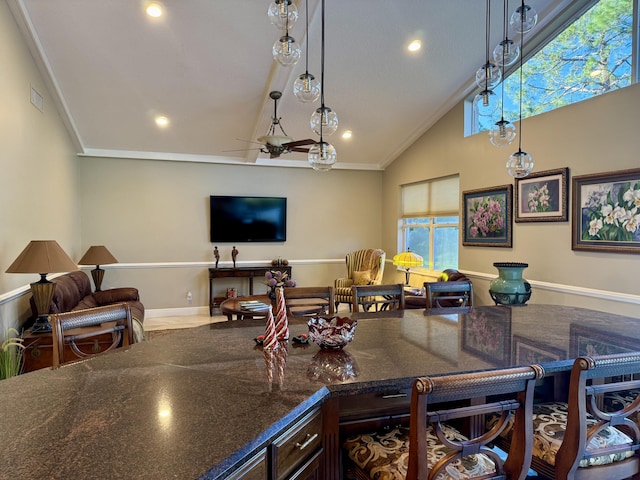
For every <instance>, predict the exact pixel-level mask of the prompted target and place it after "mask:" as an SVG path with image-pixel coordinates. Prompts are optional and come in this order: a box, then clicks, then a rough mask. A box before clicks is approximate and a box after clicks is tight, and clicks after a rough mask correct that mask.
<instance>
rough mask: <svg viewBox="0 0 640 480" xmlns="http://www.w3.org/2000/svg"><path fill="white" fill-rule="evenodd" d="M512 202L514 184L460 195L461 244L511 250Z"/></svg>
mask: <svg viewBox="0 0 640 480" xmlns="http://www.w3.org/2000/svg"><path fill="white" fill-rule="evenodd" d="M512 202H513V185H501V186H498V187H492V188H483V189H480V190H468V191H466V192H462V206H463V208H464V232H463V237H462V245H466V246H478V247H509V248H511V246H512V243H511V238H512V232H511V230H512V225H513V221H512V220H513V214H512Z"/></svg>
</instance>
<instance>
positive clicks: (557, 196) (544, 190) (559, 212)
mask: <svg viewBox="0 0 640 480" xmlns="http://www.w3.org/2000/svg"><path fill="white" fill-rule="evenodd" d="M568 187H569V169H568V168H566V167H565V168H558V169H556V170H546V171H544V172H536V173H530V174H529V175H527V176H526V177H525V178H516V191H515V198H514V199H515V211H516V215H515V220H516V222H566V221H568V220H569V210H568V208H567V206H568V202H569V188H568Z"/></svg>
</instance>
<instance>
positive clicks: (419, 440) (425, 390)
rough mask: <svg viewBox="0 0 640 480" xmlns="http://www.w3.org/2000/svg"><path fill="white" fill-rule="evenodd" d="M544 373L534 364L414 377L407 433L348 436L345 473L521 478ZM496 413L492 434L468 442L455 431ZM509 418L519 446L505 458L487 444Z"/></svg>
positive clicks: (422, 478) (415, 479)
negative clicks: (537, 387)
mask: <svg viewBox="0 0 640 480" xmlns="http://www.w3.org/2000/svg"><path fill="white" fill-rule="evenodd" d="M543 376H544V370H543V369H542V367H540V366H539V365H532V366H528V367H517V368H509V369H502V370H488V371H484V372H476V373H466V374H456V375H447V376H441V377H420V378H416V379H415V380H414V381H413V387H412V391H411V407H410V414H409V428H408V429H407V428H406V427H404V426H400V427H394V426H391V427H389V428H387V429H382V430H380V431H377V432H373V433H369V432H367V433H364V434H358V435H355V436H351V437H349V438H347V439H346V440H345V441H344V443H343V448H344V449H345V453H346V455H345V457H346V458H347V459H348V462H349V465H348V469H349V470H350V471H351V472H352V473H353V474H355V477H356V478H358V479H361V480H366V479H373V478H390V479H391V478H392V479H404V478H406V479H409V480H426V479H427V478H429V479H433V478H438V479H442V478H444V479H447V480H453V479H457V478H468V479H472V478H501V479H509V480H513V479H519V480H521V479H524V478H526V475H527V472H528V469H529V464H530V461H531V450H532V428H533V427H532V424H531V411H532V406H533V394H534V388H535V383H536V380H538V379H540V378H542V377H543ZM490 395H496V396H499V399H496V400H494V399H490V398H488V397H489V396H490ZM495 412H497V414H498V415H500V421H498V422H496V424H495V425H494V426H493V427H492V428H491V429H490V430H484V429H481V430H480V431H478V432H470V435H469V436H468V437H467V436H465V435H463V434H462V433H461V431H460V430H458V429H457V428H456V426H455V425H458V424H464V423H463V422H462V421H463V420H472V419H477V418H478V416H480V417H482V416H483V415H487V414H490V413H495ZM512 417H514V421H513V427H512V430H513V435H514V438H515V439H517V441H514V442H513V443H512V445H514V446H513V448H511V449H510V450H509V452H508V455H507V457H506V458H504V456H501V455H500V454H499V453H498V452H496V451H495V450H494V449H492V448H491V445H490V444H491V442H492V441H493V440H494V439H495V438H496V437H497V436H498V435H499V434H500V432H501V431H502V430H503V429H504V428H506V427H507V425H509V424H510V419H511V418H512ZM407 452H408V453H407Z"/></svg>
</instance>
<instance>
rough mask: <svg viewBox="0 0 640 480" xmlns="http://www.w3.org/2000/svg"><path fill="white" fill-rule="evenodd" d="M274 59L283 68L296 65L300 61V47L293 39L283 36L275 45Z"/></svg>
mask: <svg viewBox="0 0 640 480" xmlns="http://www.w3.org/2000/svg"><path fill="white" fill-rule="evenodd" d="M272 52H273V58H274V60H275V61H276V62H278V63H279V64H280V65H282V66H283V67H289V66H291V65H295V64H296V63H298V60H300V53H301V52H300V47H299V46H298V44H297V43H296V41H295V39H294V38H293V37H290V36H289V35H283V36H282V37H280V38H279V39H278V40H276V43H274V44H273V50H272Z"/></svg>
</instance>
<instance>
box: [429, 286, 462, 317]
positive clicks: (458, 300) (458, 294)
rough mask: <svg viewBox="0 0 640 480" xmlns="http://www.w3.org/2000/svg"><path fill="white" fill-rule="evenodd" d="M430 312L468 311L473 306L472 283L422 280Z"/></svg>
mask: <svg viewBox="0 0 640 480" xmlns="http://www.w3.org/2000/svg"><path fill="white" fill-rule="evenodd" d="M424 288H425V296H426V310H427V313H430V314H440V313H456V312H457V313H459V312H468V311H469V310H470V308H471V307H472V306H473V284H472V283H471V282H470V281H468V280H465V281H454V282H424Z"/></svg>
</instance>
